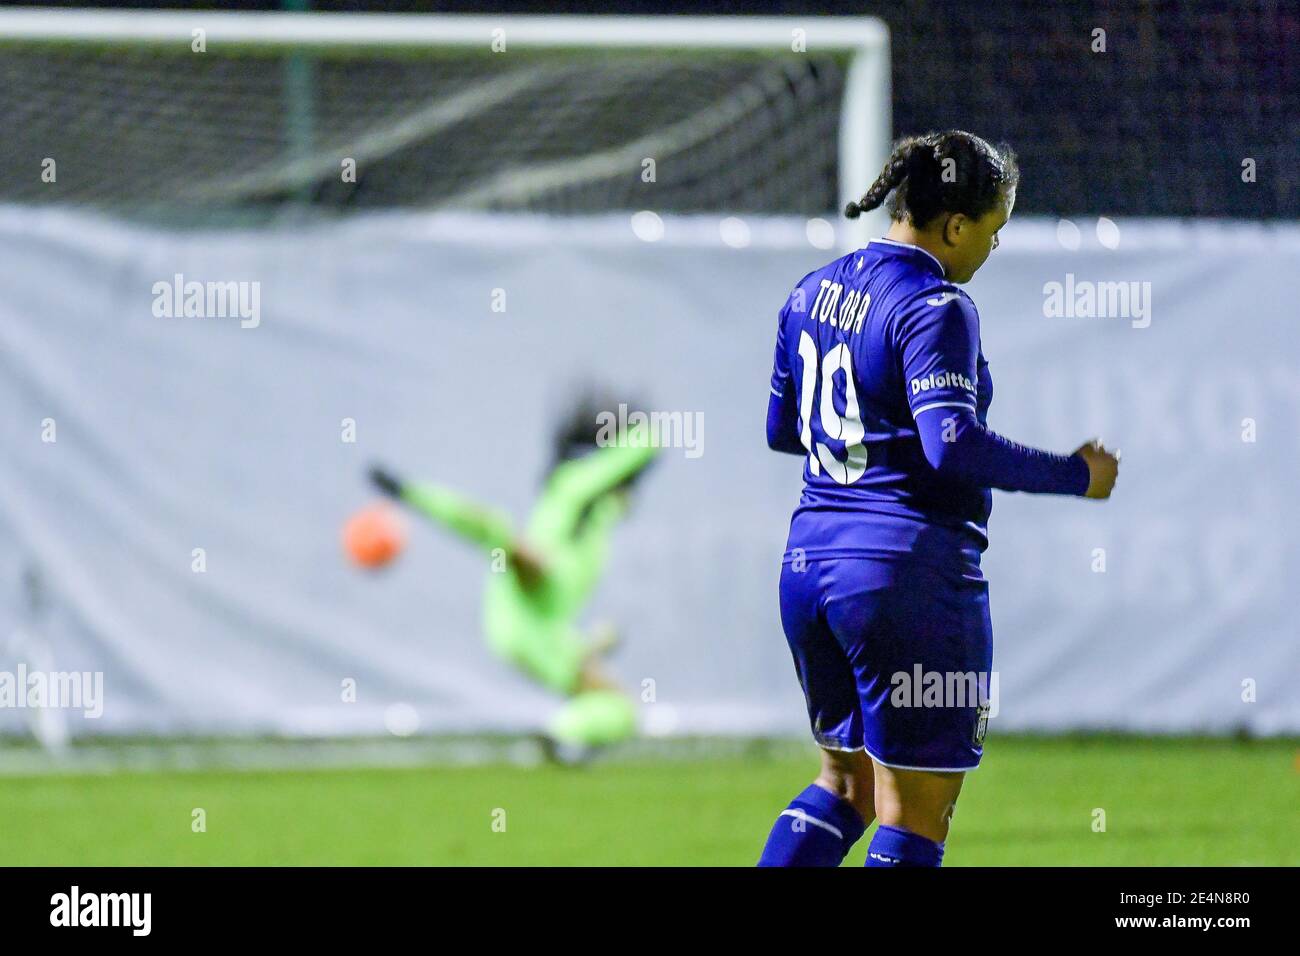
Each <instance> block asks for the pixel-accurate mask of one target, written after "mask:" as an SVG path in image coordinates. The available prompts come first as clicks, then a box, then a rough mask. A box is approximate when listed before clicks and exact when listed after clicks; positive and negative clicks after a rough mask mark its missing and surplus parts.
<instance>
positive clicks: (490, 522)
mask: <svg viewBox="0 0 1300 956" xmlns="http://www.w3.org/2000/svg"><path fill="white" fill-rule="evenodd" d="M401 497H402V501H404V502H405V503H406V504H407V505H409V506H410V507H412V508H414V509H415V510H416V511H418V512H420V513H421V514H423V515H424V516H425V517H427V518H429V519H430V520H432V521H435V522H437V523H438V524H440V525H442V526H443V527H445V528H447V529H448V530H450V531H452V532H453V533H455V534H457V535H459V536H460V537H462V538H464V539H465V540H467V541H471V542H473V543H474V544H477V545H479V546H480V547H481V548H483V549H484V550H486V551H488V552H491V551H493V550H495V549H497V548H501V549H502V550H505V551H509V550H510V549H511V548H512V547H513V544H514V530H513V529H512V528H511V526H510V519H509V517H508V516H506V515H505V514H504V513H503V512H500V511H496V510H495V509H492V508H487V507H484V506H483V505H480V504H477V503H476V502H474V501H471V500H470V499H468V498H465V497H463V496H461V495H459V494H457V493H456V492H454V491H452V490H451V489H449V488H444V487H442V486H440V485H435V484H432V483H430V482H417V483H414V484H408V485H405V486H403V488H402V492H401Z"/></svg>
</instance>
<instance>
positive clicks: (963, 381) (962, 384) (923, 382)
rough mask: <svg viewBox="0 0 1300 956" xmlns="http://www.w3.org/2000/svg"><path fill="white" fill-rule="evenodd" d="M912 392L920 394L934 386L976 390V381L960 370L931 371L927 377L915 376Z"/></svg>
mask: <svg viewBox="0 0 1300 956" xmlns="http://www.w3.org/2000/svg"><path fill="white" fill-rule="evenodd" d="M911 385H912V394H913V395H920V394H921V393H922V392H928V391H929V390H930V389H932V388H964V389H966V390H967V391H968V392H973V391H975V383H974V382H972V381H971V380H970V379H969V378H967V377H966V376H965V375H962V374H961V373H960V372H931V373H930V374H929V375H927V376H925V378H914V379H912V382H911Z"/></svg>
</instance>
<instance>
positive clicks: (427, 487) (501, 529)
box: [370, 404, 658, 747]
mask: <svg viewBox="0 0 1300 956" xmlns="http://www.w3.org/2000/svg"><path fill="white" fill-rule="evenodd" d="M598 422H599V415H598V414H597V412H596V410H595V408H594V407H592V406H587V405H585V404H584V406H583V407H582V408H580V409H579V410H578V411H577V412H576V413H575V414H574V415H573V416H572V418H571V421H570V423H569V424H568V425H566V426H565V427H564V428H562V429H561V431H560V432H559V433H558V434H557V436H556V460H557V463H556V464H555V465H554V467H553V468H552V469H551V471H550V473H549V474H548V475H547V478H546V481H545V483H544V486H543V489H542V493H541V497H540V498H539V499H538V501H537V504H536V506H535V507H534V508H533V512H532V515H531V517H530V518H529V521H528V525H527V528H526V529H525V530H524V531H523V532H522V533H518V532H516V531H515V530H514V529H513V528H512V526H511V523H510V519H509V517H508V516H507V515H505V514H503V513H501V512H499V511H496V510H494V509H491V508H488V507H485V506H483V505H479V504H476V503H475V502H472V501H470V500H468V499H466V498H464V497H462V496H461V495H459V494H457V493H455V492H453V491H450V490H449V489H447V488H444V487H441V486H439V485H435V484H430V483H427V482H408V481H403V480H400V479H398V478H396V477H395V476H394V475H393V474H392V473H390V472H388V471H386V470H385V469H382V468H374V469H372V470H371V473H370V477H371V480H372V481H373V482H374V483H375V485H376V486H378V487H379V489H380V490H382V491H383V492H384V493H385V494H388V495H390V496H391V497H393V498H395V499H397V500H398V501H400V502H401V503H402V504H403V505H405V506H406V507H408V508H410V509H412V510H414V511H416V512H418V513H419V514H421V515H423V516H425V517H426V518H429V519H430V520H432V521H433V522H435V523H436V524H439V525H441V526H443V527H445V528H447V529H449V530H451V531H452V532H454V533H455V534H457V535H458V536H459V537H461V538H464V539H466V540H468V541H471V542H473V543H474V544H476V545H478V546H479V547H481V548H482V549H483V550H484V551H485V552H486V553H487V554H488V555H489V556H490V557H491V558H492V559H493V560H492V568H493V573H489V575H488V579H487V584H486V586H485V588H484V594H483V627H484V631H485V633H486V636H487V640H488V644H489V645H490V646H491V648H492V650H493V651H494V652H495V653H496V654H498V655H499V656H501V657H503V658H505V659H506V660H507V661H509V662H510V663H512V664H514V665H515V666H516V667H518V668H519V669H520V670H522V671H523V672H524V673H525V674H527V675H528V676H529V677H531V678H533V679H534V680H536V681H538V682H539V683H541V684H543V685H545V686H546V687H548V688H549V689H551V690H553V691H555V692H556V693H558V694H560V695H562V696H564V697H566V698H568V703H567V704H566V705H565V706H564V707H563V708H562V709H561V710H560V712H559V713H558V714H557V715H556V716H555V718H554V719H553V720H552V721H551V723H550V725H549V728H548V731H549V736H550V737H551V738H552V739H553V740H554V741H555V742H558V743H561V744H566V745H570V746H581V747H597V746H602V745H606V744H612V743H617V742H618V741H621V740H625V739H627V738H629V737H631V736H633V735H634V734H635V732H636V712H635V708H634V705H633V702H632V700H631V699H630V698H629V697H628V696H627V695H626V694H625V693H623V692H622V691H621V690H619V689H618V687H617V685H615V684H614V682H613V681H612V680H611V679H610V678H609V676H608V675H607V674H606V673H605V671H604V668H603V658H604V656H605V655H606V654H607V653H608V652H609V651H610V650H612V649H613V647H614V645H615V644H616V642H617V641H616V635H615V634H614V632H613V629H612V628H610V627H608V626H602V627H598V628H595V629H593V631H592V633H590V634H584V633H583V632H581V631H580V630H579V628H578V626H577V623H576V621H577V617H578V615H579V614H580V613H581V611H582V609H583V607H584V606H585V605H586V603H587V599H588V598H589V597H590V595H591V592H592V590H593V589H594V588H595V585H596V583H597V581H598V580H599V579H600V574H601V571H602V570H603V568H604V565H605V561H606V557H607V554H608V550H609V538H610V535H611V533H612V531H613V529H614V526H615V525H616V524H617V523H618V521H619V519H620V518H622V516H623V514H624V513H625V511H626V510H627V503H628V493H629V492H630V490H631V488H632V485H633V484H634V483H635V481H636V480H637V478H638V477H639V476H640V475H641V474H642V472H643V471H644V470H645V468H646V467H647V466H648V465H649V464H650V462H651V461H653V460H654V457H655V454H656V453H657V451H658V449H657V448H656V447H654V446H653V445H652V444H651V443H650V441H649V436H648V435H644V434H639V435H638V434H634V435H633V436H631V438H630V440H623V441H618V440H612V439H611V440H609V441H605V440H603V436H602V430H601V429H600V428H598Z"/></svg>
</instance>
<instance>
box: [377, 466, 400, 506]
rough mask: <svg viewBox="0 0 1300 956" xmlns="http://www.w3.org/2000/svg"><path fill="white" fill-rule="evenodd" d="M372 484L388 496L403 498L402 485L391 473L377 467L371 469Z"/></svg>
mask: <svg viewBox="0 0 1300 956" xmlns="http://www.w3.org/2000/svg"><path fill="white" fill-rule="evenodd" d="M370 482H371V484H373V485H374V486H375V487H376V488H378V489H379V490H380V491H382V492H383V493H384V494H386V495H389V496H391V497H393V498H401V497H402V483H401V482H400V481H399V480H398V479H397V478H396V477H394V476H393V474H392V473H391V472H389V471H386V470H384V469H383V468H380V467H379V466H377V465H376V466H375V467H373V468H371V469H370Z"/></svg>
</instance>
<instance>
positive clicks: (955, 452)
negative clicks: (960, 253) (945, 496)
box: [899, 291, 1090, 495]
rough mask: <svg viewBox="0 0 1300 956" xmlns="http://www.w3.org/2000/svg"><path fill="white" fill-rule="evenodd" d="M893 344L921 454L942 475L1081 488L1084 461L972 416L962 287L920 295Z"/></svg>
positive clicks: (1058, 490) (969, 313) (970, 338)
mask: <svg viewBox="0 0 1300 956" xmlns="http://www.w3.org/2000/svg"><path fill="white" fill-rule="evenodd" d="M899 347H900V352H901V356H902V363H903V380H904V382H905V383H906V389H907V401H908V405H909V407H910V408H911V411H912V417H913V419H914V420H915V421H916V428H917V433H918V435H919V437H920V440H921V446H922V448H923V449H924V451H925V457H926V460H927V461H928V462H929V463H930V465H931V467H933V468H934V469H935V470H936V471H938V472H939V473H940V474H941V475H943V476H945V477H947V478H951V479H954V480H957V481H962V482H966V483H969V484H974V485H978V486H980V487H983V488H1000V489H1002V490H1004V491H1026V492H1034V493H1039V494H1064V495H1082V494H1084V493H1085V492H1086V491H1087V490H1088V484H1089V480H1090V478H1089V473H1088V463H1087V462H1085V461H1084V460H1083V458H1081V457H1080V456H1078V455H1058V454H1054V453H1053V452H1049V451H1042V450H1039V449H1037V448H1029V447H1027V446H1025V445H1020V444H1017V443H1016V442H1013V441H1010V440H1009V439H1007V438H1004V437H1002V436H1001V435H998V434H997V433H995V432H993V431H991V430H990V429H988V428H986V427H985V426H984V425H982V424H980V422H979V419H978V418H977V416H976V397H977V392H978V389H977V386H976V381H977V374H978V369H977V366H978V363H979V357H980V338H979V315H978V313H976V311H975V305H974V303H972V302H971V301H970V299H968V298H967V297H966V296H965V295H963V294H961V293H960V292H948V291H941V292H937V293H932V294H928V295H923V296H921V297H918V299H917V301H916V303H915V305H914V306H913V308H912V309H910V310H907V311H905V312H904V313H903V321H902V323H901V326H900V330H899Z"/></svg>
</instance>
